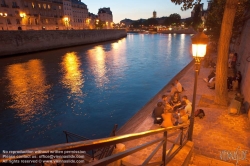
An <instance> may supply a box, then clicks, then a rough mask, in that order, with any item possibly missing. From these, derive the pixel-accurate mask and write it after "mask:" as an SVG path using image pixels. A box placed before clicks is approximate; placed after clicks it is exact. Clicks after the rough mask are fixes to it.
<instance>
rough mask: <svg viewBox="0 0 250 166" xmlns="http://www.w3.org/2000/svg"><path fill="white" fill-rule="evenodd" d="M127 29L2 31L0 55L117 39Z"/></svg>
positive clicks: (0, 34)
mask: <svg viewBox="0 0 250 166" xmlns="http://www.w3.org/2000/svg"><path fill="white" fill-rule="evenodd" d="M126 35H127V33H126V31H125V30H64V31H60V30H55V31H47V30H46V31H45V30H44V31H0V56H8V55H15V54H23V53H30V52H37V51H44V50H50V49H57V48H63V47H70V46H77V45H83V44H91V43H97V42H104V41H109V40H116V39H119V38H122V37H125V36H126Z"/></svg>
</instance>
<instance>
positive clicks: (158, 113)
mask: <svg viewBox="0 0 250 166" xmlns="http://www.w3.org/2000/svg"><path fill="white" fill-rule="evenodd" d="M163 113H164V107H163V104H162V102H158V103H157V107H155V109H154V111H153V117H154V123H155V124H161V122H162V116H161V115H162V114H163Z"/></svg>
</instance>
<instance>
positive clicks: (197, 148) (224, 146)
mask: <svg viewBox="0 0 250 166" xmlns="http://www.w3.org/2000/svg"><path fill="white" fill-rule="evenodd" d="M210 70H211V68H203V67H201V70H200V73H199V76H198V85H197V98H196V109H197V108H201V109H203V110H204V111H205V114H206V116H205V118H203V119H199V118H195V124H194V133H193V134H194V135H193V141H194V152H195V153H194V157H193V162H192V165H193V166H194V165H197V166H200V165H210V166H212V165H218V163H219V165H220V163H222V162H220V161H221V158H220V155H221V154H222V152H229V151H231V152H232V151H236V150H237V149H238V154H239V153H243V152H247V151H248V153H247V154H246V158H244V160H243V161H242V160H240V161H238V165H243V166H250V123H249V120H248V118H247V115H246V114H240V115H229V114H228V108H227V107H221V106H218V105H214V104H213V102H212V101H213V97H214V95H215V90H212V89H209V88H208V87H207V85H206V82H205V81H204V80H203V78H206V77H207V76H208V74H209V72H210ZM180 82H181V84H182V85H183V87H184V88H185V91H184V92H183V93H182V94H181V95H187V96H188V99H189V100H190V101H192V96H193V85H194V70H193V67H190V68H189V69H187V72H186V73H185V74H184V75H183V76H182V78H181V79H180ZM168 90H169V89H164V90H163V94H166V93H167V91H168ZM235 93H236V92H232V91H231V92H229V97H230V98H231V99H232V98H233V97H234V95H235ZM210 101H211V103H209V102H210ZM152 102H155V104H156V101H152ZM151 107H152V106H151ZM149 109H151V110H153V108H149ZM144 116H147V117H146V119H145V120H144V121H142V122H141V124H140V125H138V126H137V127H136V128H135V129H134V132H141V131H145V130H149V129H155V128H158V127H159V126H157V125H154V124H153V118H152V117H151V113H150V114H148V115H144ZM155 137H157V136H155ZM149 139H150V137H149V138H147V139H145V138H144V140H143V139H141V140H138V143H139V144H141V143H143V142H145V141H146V140H149ZM125 146H126V148H129V147H132V146H133V143H132V142H127V143H126V144H125ZM151 150H152V148H149V149H147V150H143V151H141V152H138V153H136V154H135V155H134V157H136V158H138V159H140V160H143V159H145V158H146V156H147V155H148V153H149V152H150V151H151ZM195 156H196V157H195ZM202 156H203V158H202ZM155 158H156V159H155V160H157V159H160V153H159V154H156V157H155ZM203 159H204V162H201V160H203ZM212 160H213V161H212ZM227 162H230V163H233V165H234V164H236V161H235V160H232V159H230V160H228V161H227ZM201 163H202V164H201ZM216 163H217V164H216ZM223 163H225V162H223Z"/></svg>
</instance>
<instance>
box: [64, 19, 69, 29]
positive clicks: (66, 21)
mask: <svg viewBox="0 0 250 166" xmlns="http://www.w3.org/2000/svg"><path fill="white" fill-rule="evenodd" d="M63 20H64V24H65V27H66V29H67V30H68V29H69V18H68V17H64V18H63Z"/></svg>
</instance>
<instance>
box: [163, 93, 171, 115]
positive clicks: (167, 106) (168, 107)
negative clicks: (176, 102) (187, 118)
mask: <svg viewBox="0 0 250 166" xmlns="http://www.w3.org/2000/svg"><path fill="white" fill-rule="evenodd" d="M162 102H163V107H164V109H165V111H167V112H173V107H172V106H171V105H170V104H169V100H168V96H167V95H162Z"/></svg>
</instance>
